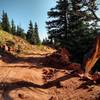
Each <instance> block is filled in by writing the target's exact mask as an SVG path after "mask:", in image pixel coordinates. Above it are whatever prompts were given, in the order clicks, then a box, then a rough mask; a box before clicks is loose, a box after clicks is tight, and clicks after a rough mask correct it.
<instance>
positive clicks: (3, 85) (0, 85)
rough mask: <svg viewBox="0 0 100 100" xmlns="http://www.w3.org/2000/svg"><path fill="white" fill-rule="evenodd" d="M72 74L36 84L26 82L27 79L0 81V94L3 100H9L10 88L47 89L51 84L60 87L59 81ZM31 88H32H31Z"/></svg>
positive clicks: (70, 76)
mask: <svg viewBox="0 0 100 100" xmlns="http://www.w3.org/2000/svg"><path fill="white" fill-rule="evenodd" d="M72 77H73V75H70V74H69V75H65V76H63V77H60V78H58V79H56V80H53V81H49V82H47V83H45V84H43V85H38V84H34V83H32V82H27V81H17V82H12V83H9V82H0V91H2V92H1V93H0V94H1V95H2V97H3V98H4V100H6V99H5V98H9V100H12V98H11V97H10V95H9V93H10V92H11V91H12V90H16V89H21V88H24V87H25V88H28V89H30V88H41V89H48V88H51V87H53V86H56V87H57V88H60V87H62V86H61V85H60V81H64V80H67V79H69V78H72ZM31 90H32V89H31Z"/></svg>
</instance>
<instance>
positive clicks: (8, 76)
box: [0, 51, 100, 100]
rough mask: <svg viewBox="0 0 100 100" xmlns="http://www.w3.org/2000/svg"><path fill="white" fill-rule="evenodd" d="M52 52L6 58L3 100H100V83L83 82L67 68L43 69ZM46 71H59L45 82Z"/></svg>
mask: <svg viewBox="0 0 100 100" xmlns="http://www.w3.org/2000/svg"><path fill="white" fill-rule="evenodd" d="M52 52H54V51H52ZM52 52H50V51H48V52H32V53H29V54H21V55H20V56H19V57H18V58H17V59H12V58H11V57H8V56H5V57H2V58H1V59H0V100H100V85H99V84H96V85H95V84H94V83H92V82H91V81H83V80H80V78H79V77H76V76H75V75H73V74H69V71H67V70H64V69H62V70H59V69H54V68H50V66H43V64H42V63H43V61H44V60H45V59H44V57H45V56H46V55H47V54H50V53H52ZM47 67H48V68H47ZM43 69H46V70H49V69H52V70H55V72H54V73H53V75H52V77H50V78H49V79H48V80H44V79H43V76H45V75H43ZM45 77H46V76H45Z"/></svg>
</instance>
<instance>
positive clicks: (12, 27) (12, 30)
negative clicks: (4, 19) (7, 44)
mask: <svg viewBox="0 0 100 100" xmlns="http://www.w3.org/2000/svg"><path fill="white" fill-rule="evenodd" d="M11 33H12V34H14V35H15V34H16V26H15V24H14V21H13V20H12V21H11Z"/></svg>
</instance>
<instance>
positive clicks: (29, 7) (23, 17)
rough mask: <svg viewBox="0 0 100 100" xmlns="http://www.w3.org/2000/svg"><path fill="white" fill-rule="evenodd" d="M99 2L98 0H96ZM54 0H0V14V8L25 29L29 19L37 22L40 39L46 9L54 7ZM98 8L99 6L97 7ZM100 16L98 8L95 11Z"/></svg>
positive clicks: (43, 30) (43, 33) (45, 19)
mask: <svg viewBox="0 0 100 100" xmlns="http://www.w3.org/2000/svg"><path fill="white" fill-rule="evenodd" d="M97 1H98V2H100V1H99V0H97ZM55 4H56V0H0V14H1V12H2V10H5V11H6V12H7V13H8V16H9V18H10V21H11V19H14V21H15V24H16V25H21V27H22V28H24V30H25V31H27V29H28V24H29V20H32V21H33V24H34V23H35V22H37V24H38V27H39V36H40V38H41V39H43V38H45V37H46V36H47V34H46V33H47V30H46V28H45V27H46V24H45V21H47V11H48V10H49V9H50V8H52V7H54V6H55ZM99 8H100V7H99ZM97 14H98V15H99V16H100V10H99V11H98V12H97Z"/></svg>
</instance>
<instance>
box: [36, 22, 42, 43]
mask: <svg viewBox="0 0 100 100" xmlns="http://www.w3.org/2000/svg"><path fill="white" fill-rule="evenodd" d="M34 34H35V44H41V41H40V38H39V32H38V26H37V23H35V25H34Z"/></svg>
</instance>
